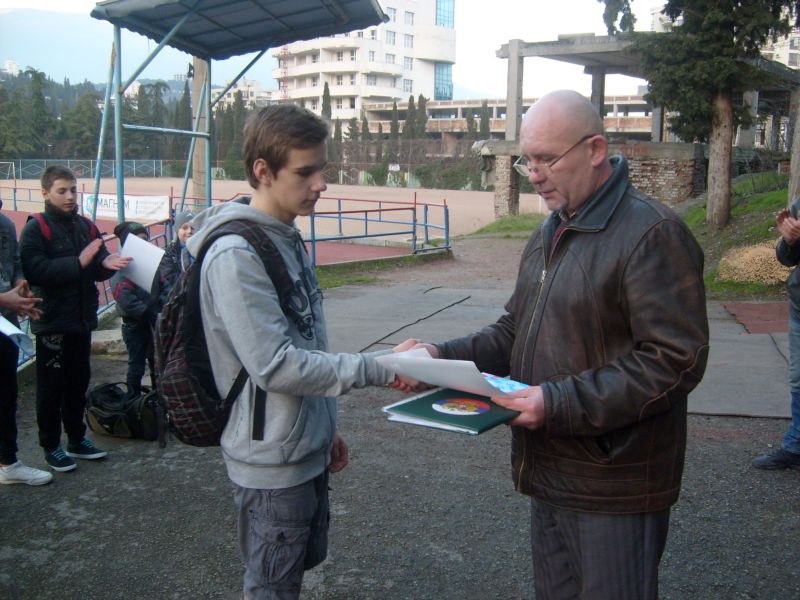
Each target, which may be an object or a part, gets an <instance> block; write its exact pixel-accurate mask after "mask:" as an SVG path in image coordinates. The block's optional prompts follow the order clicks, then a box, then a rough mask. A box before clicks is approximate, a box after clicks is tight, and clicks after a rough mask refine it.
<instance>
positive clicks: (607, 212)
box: [548, 155, 630, 231]
mask: <svg viewBox="0 0 800 600" xmlns="http://www.w3.org/2000/svg"><path fill="white" fill-rule="evenodd" d="M609 161H610V162H611V167H612V169H613V172H612V173H611V177H609V178H608V179H607V180H606V181H605V183H603V185H601V186H600V187H599V188H598V189H597V190H596V191H595V192H594V193H593V194H592V195H591V196H589V198H588V199H587V200H586V202H584V203H583V206H581V207H580V208H579V209H578V212H577V213H576V214H575V216H574V217H573V218H572V220H571V221H570V224H569V226H570V229H578V230H581V231H601V230H603V229H605V228H606V227H607V226H608V222H609V221H610V220H611V217H612V216H613V215H614V212H615V211H616V209H617V206H618V205H619V203H620V201H621V200H622V198H623V197H624V196H625V192H626V191H627V189H628V186H629V185H630V182H629V180H628V161H627V160H626V159H625V157H624V156H622V155H615V156H612V157H610V158H609ZM561 220H563V217H562V216H561V215H559V214H558V213H552V214H551V215H550V217H548V221H551V223H549V225H550V226H551V227H553V228H555V227H556V226H557V225H558V222H559V221H561Z"/></svg>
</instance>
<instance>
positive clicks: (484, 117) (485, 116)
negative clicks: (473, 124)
mask: <svg viewBox="0 0 800 600" xmlns="http://www.w3.org/2000/svg"><path fill="white" fill-rule="evenodd" d="M490 117H491V112H490V111H489V103H488V102H487V101H486V100H484V101H483V102H482V103H481V124H480V130H479V131H478V134H479V136H480V139H482V140H488V139H489V138H491V137H492V132H491V126H490V121H489V119H490Z"/></svg>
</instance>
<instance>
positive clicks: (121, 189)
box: [114, 25, 125, 223]
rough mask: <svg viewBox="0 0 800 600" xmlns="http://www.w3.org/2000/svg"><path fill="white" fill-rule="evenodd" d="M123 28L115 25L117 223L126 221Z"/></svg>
mask: <svg viewBox="0 0 800 600" xmlns="http://www.w3.org/2000/svg"><path fill="white" fill-rule="evenodd" d="M121 43H122V28H121V27H120V26H119V25H114V49H115V51H116V56H115V63H116V66H115V67H114V162H115V163H116V171H117V223H123V222H124V221H125V164H124V162H123V158H122V47H121V45H120V44H121Z"/></svg>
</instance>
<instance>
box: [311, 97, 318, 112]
mask: <svg viewBox="0 0 800 600" xmlns="http://www.w3.org/2000/svg"><path fill="white" fill-rule="evenodd" d="M318 106H319V100H317V99H316V98H314V99H313V100H312V101H311V110H317V107H318Z"/></svg>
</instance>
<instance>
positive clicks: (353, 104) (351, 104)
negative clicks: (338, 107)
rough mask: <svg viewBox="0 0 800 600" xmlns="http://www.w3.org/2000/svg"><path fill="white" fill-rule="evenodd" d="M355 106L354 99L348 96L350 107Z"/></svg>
mask: <svg viewBox="0 0 800 600" xmlns="http://www.w3.org/2000/svg"><path fill="white" fill-rule="evenodd" d="M355 107H356V99H355V98H350V108H355Z"/></svg>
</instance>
